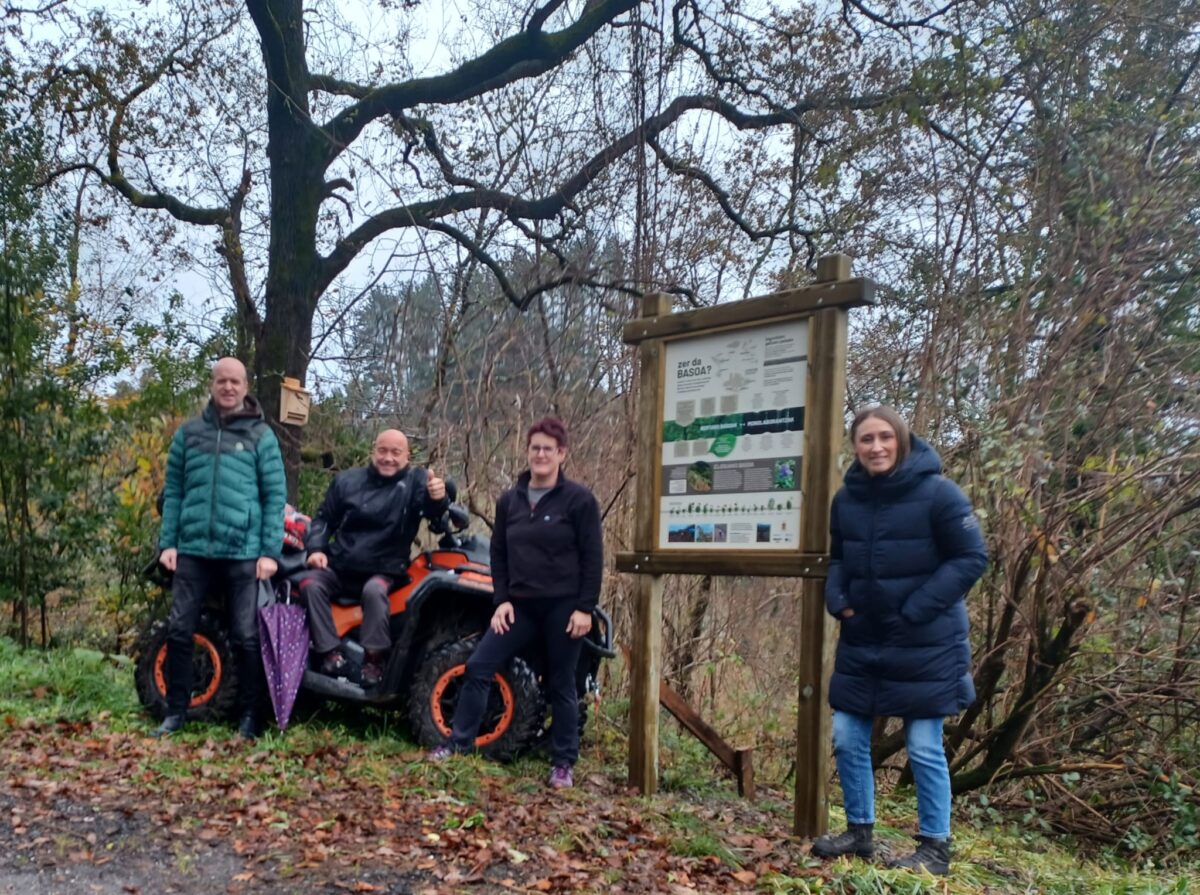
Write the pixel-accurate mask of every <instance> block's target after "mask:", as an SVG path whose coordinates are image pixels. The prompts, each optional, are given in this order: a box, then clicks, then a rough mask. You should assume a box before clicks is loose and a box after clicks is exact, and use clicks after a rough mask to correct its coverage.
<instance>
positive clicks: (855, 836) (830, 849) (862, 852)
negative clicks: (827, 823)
mask: <svg viewBox="0 0 1200 895" xmlns="http://www.w3.org/2000/svg"><path fill="white" fill-rule="evenodd" d="M874 828H875V825H874V824H849V825H848V827H847V829H846V831H845V832H844V833H830V834H829V835H827V836H819V837H817V838H816V839H814V840H813V844H812V854H814V855H816V856H817V857H818V858H840V857H842V856H843V855H855V856H856V857H859V858H872V857H874V856H875V843H874V841H873V839H872V833H873V831H874Z"/></svg>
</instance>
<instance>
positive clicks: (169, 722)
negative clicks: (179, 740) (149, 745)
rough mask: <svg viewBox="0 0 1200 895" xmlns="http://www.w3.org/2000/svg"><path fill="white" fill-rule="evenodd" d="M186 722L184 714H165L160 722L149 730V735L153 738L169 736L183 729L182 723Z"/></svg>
mask: <svg viewBox="0 0 1200 895" xmlns="http://www.w3.org/2000/svg"><path fill="white" fill-rule="evenodd" d="M186 723H187V717H186V716H185V715H167V717H165V718H163V719H162V724H160V725H158V727H156V728H154V730H152V731H150V736H152V737H154V738H155V739H159V738H160V737H169V736H170V735H171V734H173V733H179V731H181V730H183V725H184V724H186Z"/></svg>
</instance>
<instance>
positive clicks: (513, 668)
mask: <svg viewBox="0 0 1200 895" xmlns="http://www.w3.org/2000/svg"><path fill="white" fill-rule="evenodd" d="M478 643H479V638H478V637H472V638H470V639H464V640H456V641H454V642H452V643H447V644H445V645H443V646H441V647H439V648H438V649H435V650H434V651H433V652H431V653H430V654H429V655H428V656H427V657H426V659H425V661H424V662H422V663H421V667H420V668H419V669H418V670H417V674H416V676H415V678H414V680H413V686H412V691H411V693H410V696H409V708H408V718H409V724H410V725H411V727H412V732H413V735H414V736H415V737H416V738H417V742H419V743H420V744H421V745H422V746H425V747H427V748H428V747H433V746H438V745H441V744H442V743H444V742H446V739H447V737H449V736H450V725H451V723H452V721H453V720H454V709H455V706H457V705H458V694H459V692H460V689H461V687H462V683H463V680H464V677H465V675H466V671H467V659H469V658H470V657H471V653H472V652H474V651H475V647H476V645H477V644H478ZM545 721H546V700H545V698H544V697H543V696H542V691H541V688H540V687H539V686H538V681H537V675H536V674H534V672H533V669H532V668H530V667H529V665H528V664H527V663H526V662H525V660H524V659H522V658H520V657H515V658H513V659H511V660H510V661H509V662H508V663H507V664H506V665H505V666H504V667H503V668H501V669H500V671H498V672H497V673H496V675H495V677H494V678H493V681H492V688H491V691H490V693H489V694H488V702H487V708H486V709H485V710H484V715H483V723H482V724H481V725H480V727H479V734H478V736H476V738H475V748H476V749H478V750H479V752H480V753H481V754H483V755H485V756H487V757H488V758H492V759H495V760H497V761H508V760H510V759H512V758H514V757H516V756H517V755H519V754H520V753H522V752H525V751H527V750H529V749H531V748H533V746H534V745H535V744H536V743H537V740H538V736H539V734H540V732H541V730H542V726H543V725H544V724H545Z"/></svg>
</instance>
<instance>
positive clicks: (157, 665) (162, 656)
mask: <svg viewBox="0 0 1200 895" xmlns="http://www.w3.org/2000/svg"><path fill="white" fill-rule="evenodd" d="M192 643H193V644H194V646H195V648H196V649H199V650H201V651H202V652H203V653H204V654H205V655H206V656H207V657H208V661H209V662H210V663H211V664H212V675H210V676H209V679H208V686H207V687H205V688H204V690H203V691H202V692H200V693H197V694H196V695H194V696H193V697H192V701H191V702H190V703H188V708H193V709H194V708H196V707H197V706H201V705H204V704H205V703H206V702H208V701H209V700H210V699H212V698H213V697H214V696H216V695H217V690H219V689H220V688H221V676H222V671H223V669H222V667H221V654H220V653H218V652H217V648H216V646H215V645H214V644H213V642H212V641H211V640H209V639H208V638H207V637H205V636H204V635H203V634H195V635H193V636H192ZM154 686H155V687H157V688H158V695H159V696H161V697H162V698H163V699H166V698H167V645H166V644H165V643H164V644H163V645H162V646H161V647H159V650H158V655H157V656H155V657H154Z"/></svg>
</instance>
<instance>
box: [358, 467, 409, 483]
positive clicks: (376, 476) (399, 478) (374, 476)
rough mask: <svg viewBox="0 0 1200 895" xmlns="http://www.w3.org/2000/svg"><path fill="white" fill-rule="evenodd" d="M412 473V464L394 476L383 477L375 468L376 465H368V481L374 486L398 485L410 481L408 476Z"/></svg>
mask: <svg viewBox="0 0 1200 895" xmlns="http://www.w3.org/2000/svg"><path fill="white" fill-rule="evenodd" d="M410 472H412V464H411V463H410V464H409V465H408V466H405V467H404V468H403V469H402V470H400V471H399V472H398V473H396V474H395V475H393V476H386V475H383V474H382V473H380V471H379V470H378V469H376V468H375V464H374V463H368V464H367V481H369V482H370V483H371V484H372V485H398V484H400V483H401V482H404V481H407V480H408V475H409V473H410Z"/></svg>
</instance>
